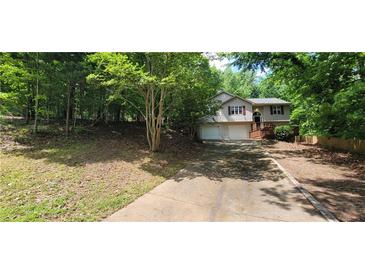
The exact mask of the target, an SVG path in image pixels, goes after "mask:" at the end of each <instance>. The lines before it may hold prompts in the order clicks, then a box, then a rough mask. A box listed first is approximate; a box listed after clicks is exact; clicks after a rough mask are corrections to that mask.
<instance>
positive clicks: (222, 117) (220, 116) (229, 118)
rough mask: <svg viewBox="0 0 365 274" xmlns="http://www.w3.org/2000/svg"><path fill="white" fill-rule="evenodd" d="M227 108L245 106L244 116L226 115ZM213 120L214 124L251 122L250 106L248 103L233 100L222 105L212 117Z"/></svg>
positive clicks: (237, 99) (236, 99)
mask: <svg viewBox="0 0 365 274" xmlns="http://www.w3.org/2000/svg"><path fill="white" fill-rule="evenodd" d="M228 106H245V108H246V114H245V115H243V114H237V115H228ZM214 120H215V121H216V122H252V105H251V104H250V103H249V102H246V101H244V100H241V99H239V98H235V99H233V100H231V101H229V102H227V103H226V104H223V106H222V108H221V109H220V110H218V111H217V114H216V115H215V116H214Z"/></svg>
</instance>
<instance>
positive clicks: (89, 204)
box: [0, 121, 199, 221]
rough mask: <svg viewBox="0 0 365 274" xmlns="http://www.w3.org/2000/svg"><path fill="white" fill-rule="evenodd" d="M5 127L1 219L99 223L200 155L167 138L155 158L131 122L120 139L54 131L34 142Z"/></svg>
mask: <svg viewBox="0 0 365 274" xmlns="http://www.w3.org/2000/svg"><path fill="white" fill-rule="evenodd" d="M0 126H1V131H0V134H1V135H0V221H98V220H102V219H103V218H105V217H107V216H108V215H110V214H111V213H113V212H115V211H116V210H118V209H120V208H122V207H124V206H126V205H127V204H129V203H130V202H132V201H134V200H135V199H136V198H138V197H139V196H141V195H143V194H144V193H146V192H148V191H149V190H151V189H152V188H154V187H155V186H157V185H159V184H160V183H162V182H163V181H164V180H166V179H167V178H169V177H171V176H173V175H174V174H176V172H177V171H178V170H180V169H181V168H183V167H184V166H185V165H186V164H187V163H189V162H190V161H191V160H192V159H194V158H196V156H197V155H198V151H199V147H195V146H194V145H193V144H190V143H186V141H185V140H184V141H182V139H181V138H180V137H178V138H171V136H170V138H167V139H166V140H165V143H166V145H165V147H164V150H163V152H161V153H150V152H149V151H148V150H147V146H146V144H145V140H144V132H143V128H136V127H134V126H129V125H126V126H124V127H121V128H119V129H118V130H119V131H118V134H113V133H112V132H115V131H113V130H111V129H105V128H104V129H97V130H95V129H94V130H92V131H87V133H83V134H81V135H74V136H71V137H70V138H65V136H63V135H62V133H61V132H57V130H56V129H55V128H57V127H54V128H52V130H50V129H49V128H48V129H47V128H44V130H43V131H42V132H41V133H40V134H39V135H37V137H34V136H32V135H31V134H30V127H29V126H26V125H24V124H21V123H18V124H16V125H14V124H11V123H4V121H2V123H1V124H0ZM172 140H173V141H174V142H175V143H171V142H172ZM176 142H177V143H176ZM190 145H191V146H192V147H190V148H189V146H190Z"/></svg>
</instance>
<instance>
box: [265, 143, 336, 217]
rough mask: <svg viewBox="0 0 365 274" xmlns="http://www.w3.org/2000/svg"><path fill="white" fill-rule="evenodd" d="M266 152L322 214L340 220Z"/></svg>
mask: <svg viewBox="0 0 365 274" xmlns="http://www.w3.org/2000/svg"><path fill="white" fill-rule="evenodd" d="M264 151H265V154H266V155H267V156H268V157H269V158H270V159H271V160H272V161H273V162H274V163H275V164H276V165H277V166H278V168H279V169H280V170H281V171H282V172H283V173H284V174H285V175H286V177H287V178H288V179H289V181H290V182H291V183H292V184H293V185H294V186H295V187H296V188H297V189H299V191H300V192H301V193H302V194H303V195H304V197H305V198H306V199H307V200H308V201H309V202H310V203H311V204H312V205H313V206H314V207H315V208H316V209H317V210H318V211H319V212H320V213H321V214H322V216H323V217H324V218H325V219H326V220H327V221H328V222H338V220H337V218H336V217H335V216H334V215H333V214H332V213H331V212H330V211H329V210H328V209H327V208H326V207H325V206H324V205H322V204H321V203H320V202H319V201H318V200H317V199H316V198H314V197H313V195H312V194H310V193H309V191H308V190H306V189H305V188H304V187H303V186H302V184H301V183H300V182H298V180H297V179H295V178H294V176H293V175H291V174H290V173H289V171H287V170H286V169H285V168H284V167H283V166H282V165H281V164H280V163H279V162H278V161H277V160H276V159H275V158H273V156H271V154H270V153H269V152H268V151H267V150H265V149H264Z"/></svg>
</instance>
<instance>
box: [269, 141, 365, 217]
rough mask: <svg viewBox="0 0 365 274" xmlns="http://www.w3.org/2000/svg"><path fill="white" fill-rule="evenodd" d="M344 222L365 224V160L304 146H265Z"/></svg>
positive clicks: (355, 156) (347, 154)
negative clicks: (362, 222) (363, 222)
mask: <svg viewBox="0 0 365 274" xmlns="http://www.w3.org/2000/svg"><path fill="white" fill-rule="evenodd" d="M264 147H265V148H266V149H267V150H268V151H269V152H270V153H271V154H272V155H273V156H274V158H275V159H276V160H277V161H278V162H279V163H280V164H281V165H282V166H284V168H285V169H287V170H288V171H289V172H290V173H291V174H292V175H293V176H294V177H295V178H296V179H297V180H298V181H299V182H300V183H302V184H303V185H304V186H305V188H306V189H307V190H308V191H309V192H310V193H311V194H312V195H313V196H314V197H315V198H316V199H318V200H319V201H320V202H321V203H322V204H323V205H324V206H326V207H327V208H328V209H329V210H330V211H331V212H332V213H333V214H334V215H335V216H336V217H337V218H338V219H339V220H341V221H365V157H364V156H359V155H352V154H350V153H343V152H331V151H329V150H326V149H323V148H319V147H315V146H309V145H300V144H291V143H285V142H278V143H273V144H267V145H265V146H264Z"/></svg>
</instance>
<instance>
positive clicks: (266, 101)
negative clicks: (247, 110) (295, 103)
mask: <svg viewBox="0 0 365 274" xmlns="http://www.w3.org/2000/svg"><path fill="white" fill-rule="evenodd" d="M222 93H225V94H227V95H229V96H231V98H229V99H227V100H225V101H223V102H222V104H225V103H227V102H229V101H231V100H233V99H241V100H243V101H246V102H249V103H251V104H253V105H290V104H291V103H290V102H287V101H284V100H282V99H279V98H247V99H244V98H242V97H240V96H238V95H235V94H232V93H229V92H227V91H225V90H220V91H218V92H217V93H216V94H215V95H214V96H213V97H212V98H215V97H217V96H218V95H220V94H222Z"/></svg>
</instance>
